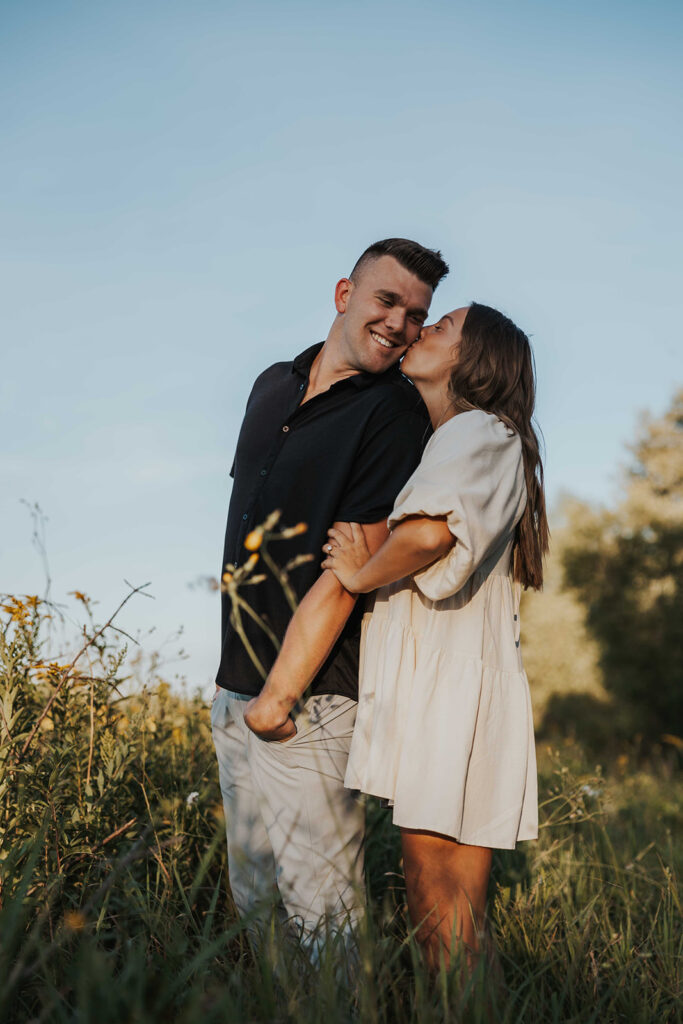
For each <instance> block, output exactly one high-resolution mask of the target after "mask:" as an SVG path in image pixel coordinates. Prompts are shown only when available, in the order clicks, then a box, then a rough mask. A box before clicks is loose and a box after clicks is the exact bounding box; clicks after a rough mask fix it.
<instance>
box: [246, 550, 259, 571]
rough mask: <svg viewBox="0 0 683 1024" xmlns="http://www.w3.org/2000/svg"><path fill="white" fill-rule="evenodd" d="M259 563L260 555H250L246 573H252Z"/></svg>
mask: <svg viewBox="0 0 683 1024" xmlns="http://www.w3.org/2000/svg"><path fill="white" fill-rule="evenodd" d="M257 562H258V555H257V554H253V555H249V558H248V559H247V560H246V562H245V563H244V568H245V570H246V572H250V571H251V570H252V569H253V568H254V566H255V565H256V563H257Z"/></svg>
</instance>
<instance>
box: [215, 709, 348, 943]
mask: <svg viewBox="0 0 683 1024" xmlns="http://www.w3.org/2000/svg"><path fill="white" fill-rule="evenodd" d="M250 699H251V698H250V697H248V696H246V695H244V694H239V693H233V692H232V691H230V690H225V689H221V690H219V691H218V693H217V695H216V697H215V699H214V702H213V705H212V708H211V729H212V733H213V740H214V744H215V747H216V755H217V757H218V771H219V778H220V785H221V793H222V796H223V806H224V809H225V820H226V832H227V837H228V868H229V872H230V888H231V890H232V895H233V899H234V901H235V905H236V907H237V910H238V912H239V913H240V915H242V916H248V917H250V918H251V919H252V920H257V919H258V917H259V910H261V911H265V912H268V911H269V909H271V908H272V907H273V904H274V902H276V901H277V896H278V893H279V897H280V899H281V904H280V906H279V913H280V916H282V917H287V918H289V919H290V920H291V919H294V920H295V921H296V923H298V925H299V926H300V927H301V929H302V933H303V934H302V937H303V938H306V937H307V936H310V935H312V934H313V933H314V932H315V931H316V929H317V928H318V927H319V926H320V925H321V922H323V921H324V923H325V924H326V925H327V926H328V927H330V928H332V929H333V930H339V929H341V930H344V931H346V929H347V928H349V927H350V926H352V925H353V924H354V923H355V922H356V921H357V920H358V917H359V915H360V914H361V913H362V910H363V906H364V898H363V891H364V888H363V845H362V844H363V833H364V812H363V807H362V805H361V804H360V802H359V801H358V799H357V798H356V797H355V796H354V795H353V794H352V793H351V792H350V791H349V790H347V789H345V788H344V773H345V771H346V762H347V760H348V755H349V747H350V745H351V735H352V733H353V726H354V722H355V718H356V707H357V705H356V702H355V701H353V700H350V699H349V698H347V697H340V696H338V695H336V694H321V695H319V696H316V697H310V698H309V699H308V700H307V701H306V704H305V705H304V708H303V710H302V711H301V712H300V713H298V714H297V715H295V722H296V726H297V733H296V735H295V736H293V737H292V738H291V739H289V740H285V741H284V742H282V743H278V742H274V743H273V742H266V741H264V740H261V739H259V738H258V736H255V735H254V733H252V732H250V730H249V729H248V728H247V726H246V724H245V722H244V709H245V707H246V705H247V703H248V701H249V700H250ZM276 905H277V904H276Z"/></svg>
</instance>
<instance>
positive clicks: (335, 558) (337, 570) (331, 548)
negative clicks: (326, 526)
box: [322, 523, 370, 594]
mask: <svg viewBox="0 0 683 1024" xmlns="http://www.w3.org/2000/svg"><path fill="white" fill-rule="evenodd" d="M327 537H328V541H327V543H326V544H323V551H324V553H325V560H324V562H323V563H322V568H323V569H331V570H332V572H333V573H334V574H335V576H336V577H337V579H338V580H339V582H340V583H341V585H342V587H344V589H345V590H348V591H349V593H351V594H358V593H360V588H359V587H357V586H355V579H354V577H355V576H356V573H357V572H358V570H359V569H362V567H363V566H364V565H365V563H366V562H367V561H368V559H369V558H370V551H369V550H368V546H367V544H366V543H365V534H364V533H363V530H362V528H361V527H360V526H359V525H358V523H344V529H343V530H342V529H339V530H335V529H334V528H332V529H330V530H328V531H327Z"/></svg>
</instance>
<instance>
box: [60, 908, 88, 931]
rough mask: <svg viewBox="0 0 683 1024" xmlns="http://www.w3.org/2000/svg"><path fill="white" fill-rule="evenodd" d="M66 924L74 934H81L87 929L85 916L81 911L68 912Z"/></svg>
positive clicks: (65, 919) (65, 918)
mask: <svg viewBox="0 0 683 1024" xmlns="http://www.w3.org/2000/svg"><path fill="white" fill-rule="evenodd" d="M64 924H65V926H66V927H67V928H68V929H69V931H72V932H80V931H82V930H83V929H84V928H85V914H83V913H82V912H81V911H80V910H67V912H66V914H65V915H64Z"/></svg>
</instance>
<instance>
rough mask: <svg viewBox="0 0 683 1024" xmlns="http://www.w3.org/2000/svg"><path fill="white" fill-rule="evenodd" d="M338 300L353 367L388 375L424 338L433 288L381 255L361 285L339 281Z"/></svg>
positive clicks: (366, 269)
mask: <svg viewBox="0 0 683 1024" xmlns="http://www.w3.org/2000/svg"><path fill="white" fill-rule="evenodd" d="M335 299H336V304H337V311H338V312H339V313H340V314H341V315H342V316H343V321H342V345H343V348H344V356H345V359H346V360H347V362H348V364H349V366H352V367H353V368H354V369H355V370H361V371H365V372H366V373H383V372H384V371H385V370H388V369H389V367H390V366H392V365H393V364H394V363H396V362H398V360H399V359H400V358H401V356H402V355H403V354H404V352H406V350H407V349H408V347H409V346H410V345H412V343H413V342H414V341H415V339H416V338H417V336H418V334H419V333H420V328H421V327H422V324H423V323H424V321H425V320H426V318H427V313H428V311H429V304H430V302H431V301H432V289H431V287H430V286H429V285H428V284H425V283H424V281H420V279H419V278H418V277H416V276H415V275H414V274H411V272H410V271H409V270H406V269H405V267H402V266H401V264H400V263H398V262H397V260H395V259H394V258H393V256H380V257H379V258H378V259H376V260H372V262H370V263H368V264H366V266H365V267H361V269H360V272H359V277H358V280H357V281H355V282H354V281H349V280H347V279H346V278H344V279H343V280H342V281H340V282H339V284H338V285H337V291H336V293H335Z"/></svg>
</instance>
